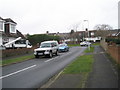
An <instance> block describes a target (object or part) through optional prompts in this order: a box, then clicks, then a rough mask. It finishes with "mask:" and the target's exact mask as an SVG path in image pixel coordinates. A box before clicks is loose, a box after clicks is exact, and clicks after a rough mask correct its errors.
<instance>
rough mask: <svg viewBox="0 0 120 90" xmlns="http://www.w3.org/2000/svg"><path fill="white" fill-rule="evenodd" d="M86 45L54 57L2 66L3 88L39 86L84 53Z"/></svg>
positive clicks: (0, 78) (1, 78)
mask: <svg viewBox="0 0 120 90" xmlns="http://www.w3.org/2000/svg"><path fill="white" fill-rule="evenodd" d="M85 49H86V48H85V47H72V48H70V51H69V52H64V53H59V55H58V56H54V57H53V58H45V57H42V58H39V59H32V60H28V61H25V62H21V63H17V64H12V65H9V66H5V67H3V68H2V76H1V77H0V80H2V87H3V88H38V87H40V86H42V85H43V84H44V83H46V82H47V81H48V80H49V79H50V78H51V77H52V76H53V75H55V74H57V73H58V72H60V71H61V70H62V69H63V68H64V67H65V66H67V65H68V64H69V63H70V62H72V61H73V60H74V59H75V58H76V57H77V56H79V55H80V54H82V52H83V51H84V50H85Z"/></svg>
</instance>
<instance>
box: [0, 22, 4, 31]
mask: <svg viewBox="0 0 120 90" xmlns="http://www.w3.org/2000/svg"><path fill="white" fill-rule="evenodd" d="M0 31H3V22H2V21H0Z"/></svg>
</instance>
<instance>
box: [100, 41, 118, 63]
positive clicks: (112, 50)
mask: <svg viewBox="0 0 120 90" xmlns="http://www.w3.org/2000/svg"><path fill="white" fill-rule="evenodd" d="M100 43H101V46H102V47H103V48H104V50H105V51H106V52H107V53H108V54H109V55H110V56H111V57H112V58H113V59H114V60H115V61H116V62H117V63H118V64H120V46H118V45H117V44H115V43H114V44H112V45H108V44H107V43H106V42H104V41H103V40H102V41H101V42H100Z"/></svg>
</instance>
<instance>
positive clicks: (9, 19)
mask: <svg viewBox="0 0 120 90" xmlns="http://www.w3.org/2000/svg"><path fill="white" fill-rule="evenodd" d="M4 20H5V21H6V22H12V23H15V24H17V23H16V22H15V21H13V20H12V19H11V18H6V19H4Z"/></svg>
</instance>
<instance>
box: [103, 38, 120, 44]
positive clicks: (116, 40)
mask: <svg viewBox="0 0 120 90" xmlns="http://www.w3.org/2000/svg"><path fill="white" fill-rule="evenodd" d="M105 41H106V42H108V43H110V42H113V43H116V44H120V38H106V40H105Z"/></svg>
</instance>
